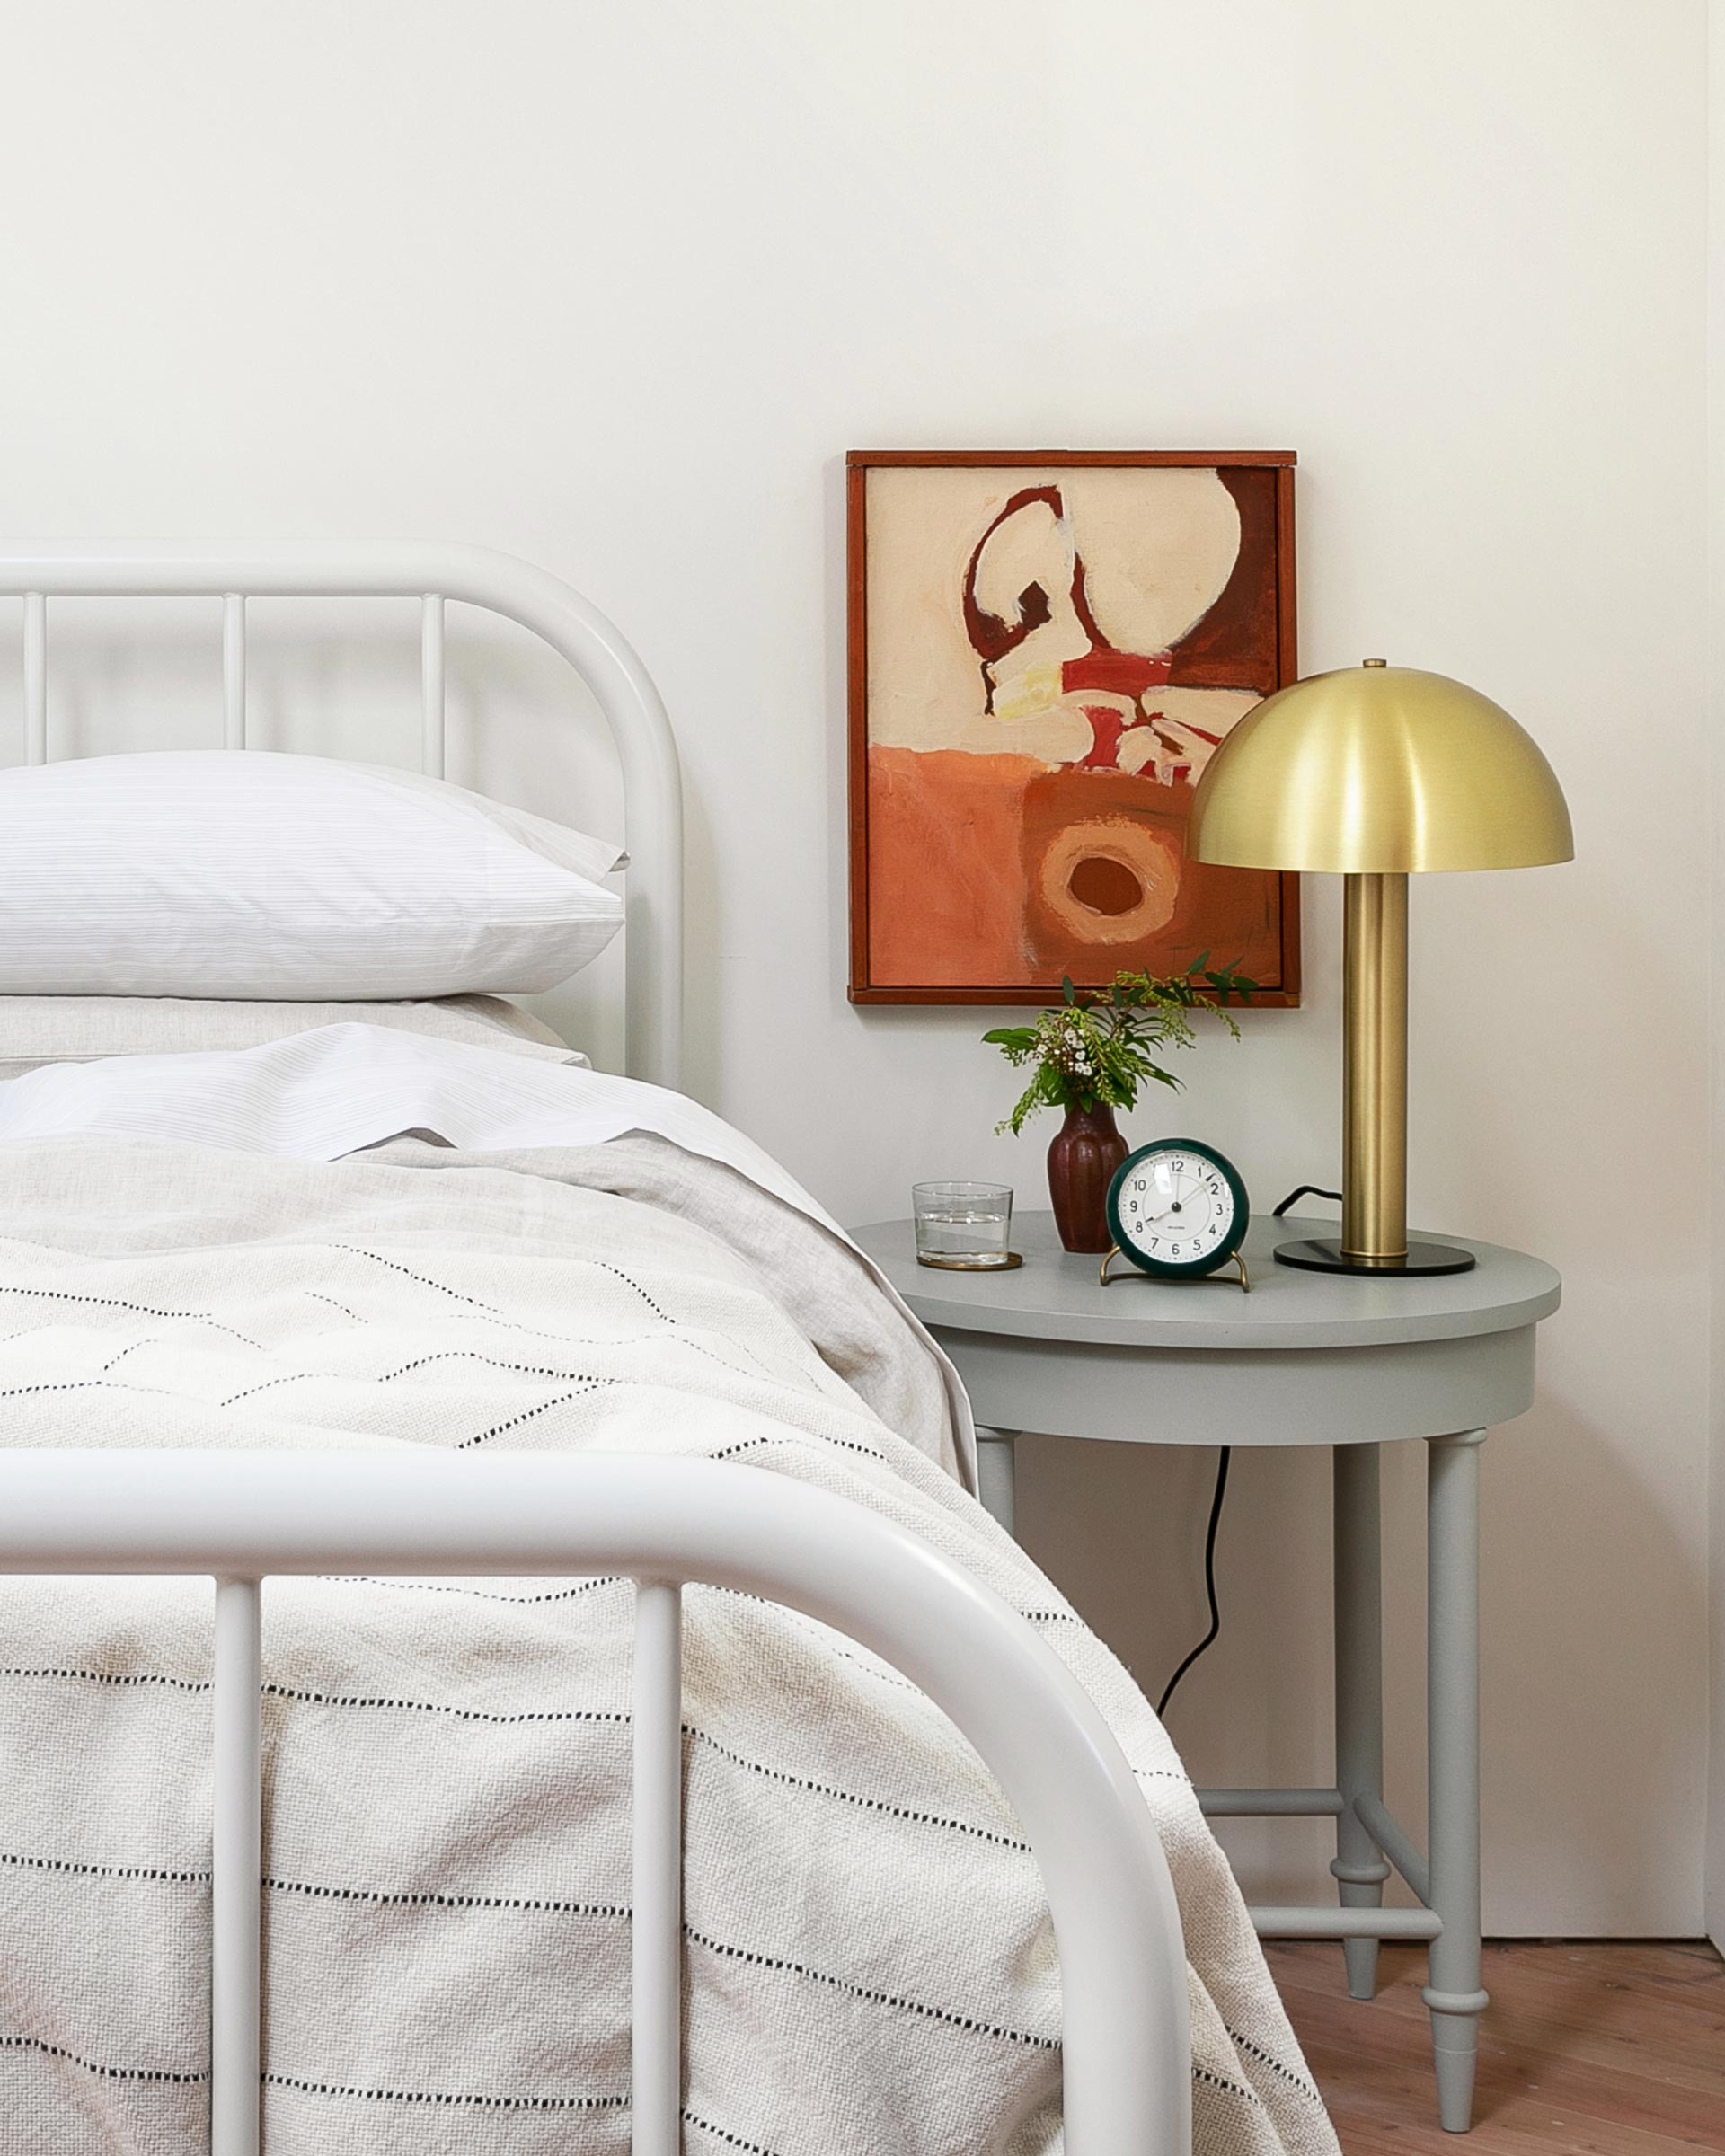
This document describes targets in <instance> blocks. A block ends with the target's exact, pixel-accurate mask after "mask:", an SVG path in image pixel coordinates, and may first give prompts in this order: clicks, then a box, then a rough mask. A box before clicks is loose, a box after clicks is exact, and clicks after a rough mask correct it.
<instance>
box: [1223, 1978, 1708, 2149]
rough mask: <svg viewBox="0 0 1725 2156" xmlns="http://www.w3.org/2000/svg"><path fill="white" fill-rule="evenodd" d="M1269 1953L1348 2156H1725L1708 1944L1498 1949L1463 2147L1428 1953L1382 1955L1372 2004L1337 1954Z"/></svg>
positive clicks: (1301, 2040)
mask: <svg viewBox="0 0 1725 2156" xmlns="http://www.w3.org/2000/svg"><path fill="white" fill-rule="evenodd" d="M1266 1951H1267V1953H1268V1955H1269V1966H1270V1969H1271V1971H1272V1972H1273V1974H1274V1975H1275V1978H1276V1981H1277V1983H1278V1985H1280V1987H1281V1993H1282V1997H1283V1998H1284V2000H1285V2001H1287V2010H1288V2014H1289V2016H1290V2018H1291V2019H1292V2020H1293V2023H1294V2027H1295V2028H1296V2031H1297V2032H1298V2034H1299V2038H1300V2042H1301V2043H1302V2044H1303V2045H1304V2046H1305V2055H1306V2059H1307V2061H1308V2063H1310V2065H1311V2068H1312V2071H1313V2072H1314V2074H1316V2076H1317V2079H1318V2085H1319V2086H1320V2088H1322V2089H1323V2093H1324V2096H1325V2098H1326V2099H1328V2102H1329V2104H1330V2108H1331V2116H1332V2117H1333V2118H1334V2119H1335V2122H1336V2131H1337V2133H1338V2134H1340V2137H1341V2145H1342V2149H1343V2152H1344V2156H1428V2152H1429V2156H1440V2152H1441V2156H1556V2152H1559V2151H1561V2152H1563V2156H1679V2152H1684V2151H1687V2152H1694V2151H1695V2150H1704V2151H1715V2150H1717V2151H1721V2152H1725V1962H1721V1959H1720V1957H1719V1956H1718V1955H1717V1954H1715V1953H1714V1952H1713V1950H1712V1948H1711V1947H1707V1946H1700V1945H1696V1946H1673V1945H1668V1944H1656V1945H1644V1944H1640V1943H1634V1942H1625V1941H1618V1940H1613V1941H1611V1942H1609V1943H1606V1944H1594V1945H1575V1944H1570V1945H1554V1946H1546V1945H1531V1944H1527V1943H1525V1942H1523V1941H1519V1940H1517V1941H1513V1942H1510V1943H1508V1944H1504V1945H1496V1946H1491V1945H1489V1946H1488V1947H1487V1948H1486V1950H1485V1985H1486V1989H1487V1990H1488V1991H1489V1992H1490V1993H1491V2010H1490V2012H1489V2013H1488V2014H1487V2015H1486V2017H1485V2019H1484V2022H1483V2023H1482V2033H1481V2041H1480V2079H1479V2096H1478V2102H1477V2104H1476V2106H1475V2109H1474V2125H1473V2133H1472V2134H1470V2135H1468V2136H1467V2137H1466V2138H1465V2139H1461V2138H1458V2137H1457V2136H1455V2135H1454V2134H1445V2133H1444V2132H1442V2131H1441V2129H1440V2128H1439V2126H1438V2119H1437V2099H1436V2095H1435V2092H1434V2089H1433V2084H1432V2077H1431V2052H1430V2044H1429V2026H1430V2025H1429V2018H1428V2016H1427V2013H1426V2010H1425V2008H1424V2007H1423V2006H1422V2005H1421V2004H1420V1985H1421V1984H1423V1983H1424V1981H1425V1957H1424V1955H1423V1954H1422V1953H1420V1952H1419V1951H1418V1950H1417V1949H1415V1948H1411V1947H1405V1946H1401V1947H1385V1948H1384V1949H1383V1954H1382V1957H1381V1960H1380V1962H1379V1970H1378V1993H1377V1997H1376V1999H1375V2000H1373V2001H1371V2002H1370V2004H1369V2005H1367V2004H1364V2003H1357V2002H1356V2001H1352V2000H1350V1999H1349V1996H1348V1992H1347V1986H1346V1984H1345V1983H1344V1981H1343V1978H1342V1971H1341V1949H1340V1947H1333V1946H1304V1945H1302V1946H1271V1947H1269V1948H1267V1949H1266Z"/></svg>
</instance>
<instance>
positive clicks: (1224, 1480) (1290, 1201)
mask: <svg viewBox="0 0 1725 2156" xmlns="http://www.w3.org/2000/svg"><path fill="white" fill-rule="evenodd" d="M1303 1197H1332V1198H1334V1199H1335V1201H1336V1203H1337V1204H1338V1205H1340V1203H1341V1192H1340V1190H1324V1189H1322V1188H1320V1187H1319V1186H1318V1185H1317V1184H1316V1183H1302V1184H1301V1185H1300V1187H1299V1188H1298V1189H1297V1190H1290V1191H1289V1192H1288V1194H1287V1197H1285V1198H1284V1199H1283V1200H1282V1202H1281V1204H1280V1205H1279V1206H1277V1208H1276V1210H1275V1212H1274V1213H1273V1214H1272V1215H1270V1217H1271V1218H1272V1219H1273V1220H1280V1219H1281V1217H1282V1215H1284V1214H1285V1213H1287V1212H1288V1211H1290V1210H1291V1209H1292V1208H1293V1207H1294V1206H1297V1205H1298V1204H1299V1202H1300V1200H1301V1199H1302V1198H1303ZM1233 1457H1234V1447H1233V1446H1232V1445H1224V1446H1223V1447H1222V1451H1221V1454H1220V1455H1219V1457H1218V1458H1217V1460H1216V1490H1215V1494H1214V1495H1213V1496H1212V1497H1211V1498H1210V1524H1209V1526H1208V1527H1207V1529H1206V1531H1205V1534H1204V1594H1205V1597H1206V1599H1207V1601H1208V1603H1209V1605H1210V1629H1209V1630H1208V1631H1207V1632H1206V1633H1205V1635H1204V1637H1203V1638H1202V1639H1200V1640H1199V1643H1198V1645H1197V1646H1196V1647H1195V1648H1193V1649H1192V1651H1191V1653H1190V1654H1189V1655H1188V1656H1187V1657H1186V1659H1185V1660H1184V1661H1183V1662H1182V1663H1181V1666H1180V1667H1179V1668H1178V1669H1177V1670H1176V1671H1175V1672H1174V1674H1173V1675H1172V1677H1170V1678H1169V1680H1168V1682H1167V1683H1166V1685H1165V1686H1164V1687H1163V1694H1162V1697H1161V1699H1159V1700H1158V1701H1156V1713H1157V1715H1158V1717H1160V1716H1162V1715H1164V1714H1166V1713H1167V1711H1168V1702H1169V1701H1170V1700H1172V1698H1173V1696H1174V1687H1175V1686H1176V1685H1177V1684H1178V1683H1180V1680H1181V1678H1182V1677H1183V1676H1184V1675H1185V1674H1186V1672H1187V1671H1188V1670H1189V1669H1190V1667H1191V1666H1192V1665H1193V1663H1194V1662H1196V1661H1197V1660H1198V1658H1199V1656H1200V1655H1201V1654H1202V1653H1203V1652H1204V1651H1205V1649H1206V1648H1209V1647H1213V1646H1214V1645H1215V1644H1216V1635H1217V1633H1218V1632H1220V1630H1222V1609H1221V1605H1220V1604H1219V1603H1218V1602H1217V1601H1216V1531H1217V1529H1218V1528H1219V1527H1220V1526H1221V1524H1222V1500H1223V1498H1225V1496H1226V1495H1227V1490H1228V1464H1229V1462H1230V1461H1231V1460H1232V1459H1233Z"/></svg>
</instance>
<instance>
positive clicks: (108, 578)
mask: <svg viewBox="0 0 1725 2156" xmlns="http://www.w3.org/2000/svg"><path fill="white" fill-rule="evenodd" d="M4 596H11V597H15V598H22V599H23V600H24V602H25V605H26V608H27V613H26V620H25V649H24V672H25V702H26V713H27V723H28V724H30V725H31V728H32V738H35V739H36V740H37V741H38V742H39V743H40V740H41V738H43V737H44V736H45V732H46V694H47V691H46V653H47V641H46V602H47V601H48V600H49V599H50V598H205V597H208V598H220V599H222V600H224V602H225V603H226V608H225V614H224V634H223V658H224V676H225V682H226V685H227V693H228V697H229V706H230V713H231V712H232V708H233V702H234V697H235V695H237V699H238V705H239V734H238V738H240V739H243V711H244V666H245V661H244V641H243V639H244V614H243V603H244V600H245V598H246V597H248V596H253V597H258V598H417V599H420V601H422V602H423V603H424V606H425V641H424V666H425V681H426V699H427V711H428V742H429V741H430V739H431V738H432V721H431V718H430V713H431V711H432V709H433V698H434V695H435V708H436V713H437V719H436V731H437V737H438V739H440V738H441V711H442V682H443V644H442V604H443V602H444V601H445V600H446V599H457V600H460V601H461V602H462V603H463V604H464V605H470V606H482V607H483V608H484V609H485V610H486V611H487V612H488V613H491V614H501V615H503V616H504V617H505V618H506V619H507V620H509V621H512V622H516V623H519V624H520V626H521V627H522V628H524V629H528V630H531V631H532V632H533V633H534V634H535V636H537V637H539V638H540V639H541V640H542V641H544V642H545V643H547V644H549V645H550V646H551V648H552V649H553V650H554V651H556V652H558V653H559V654H560V655H561V656H562V658H565V659H567V660H568V661H569V663H570V665H571V667H574V669H575V671H576V672H577V673H578V674H579V676H580V677H581V679H582V680H583V681H584V682H585V683H586V684H587V685H588V688H589V689H590V690H591V691H592V693H593V697H594V700H595V702H597V704H598V707H599V709H600V711H602V712H603V713H604V715H605V720H606V725H607V726H608V727H609V728H610V729H611V738H612V740H613V741H614V742H615V745H616V751H617V758H618V762H619V763H620V764H621V766H622V771H623V790H624V844H626V845H627V847H628V849H629V870H628V884H627V891H628V899H627V905H628V915H627V923H628V944H627V987H626V990H625V994H626V997H627V1021H628V1022H627V1055H626V1061H627V1066H628V1069H629V1072H630V1074H631V1075H632V1076H633V1077H637V1078H647V1079H650V1080H651V1081H653V1082H654V1083H656V1084H659V1085H671V1086H674V1085H676V1084H677V1080H678V1075H679V1071H680V1065H681V1053H682V1024H683V789H682V778H681V773H680V770H679V767H678V764H677V742H676V739H675V738H674V737H673V735H672V732H671V725H670V720H669V719H668V717H667V715H666V711H665V706H664V703H663V702H661V700H660V697H659V691H658V690H657V689H656V688H655V687H654V685H653V682H652V677H651V676H650V675H649V673H648V672H647V669H646V668H645V667H643V666H642V665H641V660H640V659H639V658H637V656H636V655H635V653H634V651H633V650H632V648H631V647H630V645H629V643H628V641H627V640H626V639H625V638H624V636H623V635H622V634H621V633H620V632H619V631H618V630H617V629H616V628H615V626H614V625H613V624H612V623H610V622H609V621H607V620H606V617H605V615H604V614H601V613H600V612H599V611H598V609H597V607H596V606H593V605H590V604H589V603H588V601H587V600H586V599H584V598H583V597H582V596H581V595H580V593H579V592H578V591H576V590H575V589H574V588H573V587H572V586H571V585H568V584H565V583H564V582H563V581H562V579H561V578H560V577H554V576H553V575H552V574H551V573H550V572H549V571H548V570H543V569H537V568H535V566H534V565H533V563H531V562H530V561H521V560H519V559H518V558H517V556H515V555H513V554H505V553H499V552H496V551H495V550H493V549H492V548H491V547H483V546H457V545H446V544H444V543H439V542H420V541H417V540H396V539H378V540H321V539H316V540H306V539H279V540H276V539H271V540H252V539H245V540H217V539H211V540H192V539H186V540H179V539H171V540H130V539H128V540H123V541H119V540H53V539H49V540H20V539H8V540H0V597H4ZM229 738H230V741H232V740H234V738H235V736H234V729H233V724H232V720H231V719H230V733H229Z"/></svg>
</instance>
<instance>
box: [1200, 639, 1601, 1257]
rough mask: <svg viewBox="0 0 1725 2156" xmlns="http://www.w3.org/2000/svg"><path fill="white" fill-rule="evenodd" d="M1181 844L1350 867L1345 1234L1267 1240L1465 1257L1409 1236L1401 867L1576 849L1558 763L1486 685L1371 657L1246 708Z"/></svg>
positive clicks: (1306, 1251)
mask: <svg viewBox="0 0 1725 2156" xmlns="http://www.w3.org/2000/svg"><path fill="white" fill-rule="evenodd" d="M1187 845H1188V849H1189V851H1190V853H1192V855H1193V856H1194V858H1195V859H1197V860H1199V861H1206V862H1216V863H1218V864H1220V865H1222V866H1225V867H1230V868H1241V869H1285V870H1286V869H1296V870H1317V871H1321V872H1322V871H1327V872H1329V873H1331V874H1332V875H1340V876H1342V877H1344V878H1345V879H1346V882H1345V884H1344V887H1343V958H1342V968H1343V981H1344V1002H1343V1020H1342V1027H1343V1065H1342V1070H1343V1090H1342V1178H1341V1186H1342V1224H1341V1235H1340V1240H1339V1241H1338V1240H1331V1239H1328V1238H1325V1239H1315V1238H1314V1239H1312V1240H1308V1241H1301V1242H1296V1243H1285V1244H1284V1245H1283V1246H1282V1248H1281V1249H1279V1250H1278V1251H1277V1253H1276V1255H1277V1257H1278V1259H1281V1261H1282V1262H1283V1263H1284V1264H1287V1265H1297V1266H1303V1267H1306V1268H1310V1269H1313V1270H1315V1271H1322V1272H1349V1273H1352V1272H1376V1273H1403V1274H1418V1273H1451V1272H1464V1271H1465V1270H1466V1269H1467V1268H1468V1267H1469V1266H1471V1265H1472V1264H1473V1259H1472V1257H1471V1256H1470V1255H1469V1254H1468V1252H1467V1251H1465V1250H1458V1249H1456V1248H1455V1246H1454V1245H1451V1244H1447V1243H1432V1242H1415V1243H1413V1244H1411V1245H1410V1243H1409V1241H1408V1218H1407V1124H1408V878H1409V876H1410V875H1411V874H1420V873H1423V872H1425V871H1428V870H1451V869H1522V868H1536V867H1539V866H1541V865H1543V864H1544V863H1545V862H1557V861H1569V860H1570V859H1572V858H1573V855H1574V853H1575V843H1574V839H1573V836H1572V835H1571V833H1570V812H1569V809H1568V808H1567V806H1566V805H1565V803H1564V800H1563V792H1562V789H1561V787H1560V786H1559V784H1558V782H1557V779H1556V777H1555V775H1554V774H1553V771H1552V767H1551V765H1550V764H1548V763H1547V762H1546V761H1545V759H1544V756H1543V755H1541V754H1540V751H1539V749H1538V747H1537V746H1536V745H1535V742H1534V740H1533V739H1532V738H1531V737H1530V736H1529V735H1528V734H1527V733H1526V732H1525V731H1524V730H1523V729H1522V728H1521V727H1519V726H1517V723H1516V721H1515V720H1513V719H1512V718H1511V717H1510V716H1509V714H1508V711H1504V710H1502V709H1501V708H1500V707H1499V705H1497V704H1495V703H1493V702H1491V698H1490V697H1487V696H1482V695H1481V694H1479V692H1478V690H1476V689H1470V688H1467V687H1465V686H1464V685H1463V684H1462V683H1461V682H1459V681H1451V680H1450V679H1449V678H1448V676H1446V675H1443V674H1425V673H1420V672H1418V671H1416V670H1415V669H1414V668H1412V667H1391V666H1386V665H1385V664H1384V661H1383V660H1382V659H1381V658H1368V659H1367V660H1366V662H1365V664H1364V665H1363V666H1361V667H1358V668H1349V670H1347V671H1345V672H1340V673H1335V674H1314V675H1312V676H1309V677H1308V678H1307V679H1306V680H1305V681H1296V682H1295V683H1293V684H1292V685H1290V686H1289V687H1287V688H1286V689H1279V690H1278V692H1277V693H1276V694H1275V695H1273V696H1269V697H1266V699H1265V700H1264V702H1262V703H1261V704H1259V705H1257V706H1256V708H1255V709H1254V710H1252V711H1249V712H1248V713H1247V715H1246V716H1245V718H1243V720H1241V721H1240V723H1239V724H1238V725H1237V726H1236V727H1235V728H1234V730H1233V732H1232V733H1230V734H1229V735H1228V736H1227V737H1226V738H1225V740H1224V741H1223V743H1222V746H1221V747H1219V748H1218V749H1217V750H1216V753H1215V755H1213V756H1212V757H1211V758H1210V761H1209V763H1208V764H1207V767H1206V769H1205V771H1204V774H1203V776H1202V778H1201V779H1200V780H1199V785H1198V791H1197V794H1196V796H1195V798H1194V800H1193V803H1192V812H1191V821H1190V826H1189V828H1188V834H1187Z"/></svg>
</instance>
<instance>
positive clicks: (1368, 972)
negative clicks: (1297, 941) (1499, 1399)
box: [1341, 875, 1408, 1266]
mask: <svg viewBox="0 0 1725 2156" xmlns="http://www.w3.org/2000/svg"><path fill="white" fill-rule="evenodd" d="M1342 972H1343V1006H1342V1111H1341V1113H1342V1171H1341V1188H1342V1208H1341V1249H1342V1255H1343V1257H1344V1258H1347V1259H1351V1260H1353V1261H1354V1262H1355V1263H1357V1264H1363V1265H1367V1266H1370V1265H1385V1266H1395V1265H1399V1264H1400V1263H1401V1262H1402V1260H1403V1259H1406V1257H1407V1254H1408V879H1407V878H1406V877H1405V876H1400V875H1398V876H1349V877H1347V878H1345V879H1344V881H1343V892H1342Z"/></svg>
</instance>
